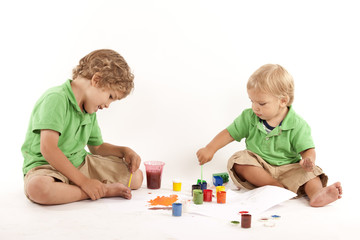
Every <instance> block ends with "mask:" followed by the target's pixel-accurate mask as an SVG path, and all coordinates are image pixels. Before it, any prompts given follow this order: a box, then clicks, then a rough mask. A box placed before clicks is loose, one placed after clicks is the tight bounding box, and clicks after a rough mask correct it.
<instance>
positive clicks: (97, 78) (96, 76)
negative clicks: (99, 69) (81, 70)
mask: <svg viewBox="0 0 360 240" xmlns="http://www.w3.org/2000/svg"><path fill="white" fill-rule="evenodd" d="M100 79H101V76H100V73H95V74H94V75H93V76H92V78H91V86H94V87H97V86H98V84H99V82H100Z"/></svg>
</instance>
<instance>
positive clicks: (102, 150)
mask: <svg viewBox="0 0 360 240" xmlns="http://www.w3.org/2000/svg"><path fill="white" fill-rule="evenodd" d="M88 148H89V150H90V152H91V153H92V154H97V155H101V156H117V157H120V158H124V159H125V161H126V162H127V163H128V164H129V171H130V172H131V173H134V172H135V171H136V170H137V169H138V168H139V167H140V163H141V158H140V156H139V155H137V153H136V152H135V151H134V150H132V149H131V148H128V147H120V146H115V145H112V144H109V143H103V144H101V145H99V146H91V145H88Z"/></svg>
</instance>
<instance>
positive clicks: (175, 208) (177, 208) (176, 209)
mask: <svg viewBox="0 0 360 240" xmlns="http://www.w3.org/2000/svg"><path fill="white" fill-rule="evenodd" d="M181 212H182V203H173V204H172V215H173V216H174V217H180V216H181Z"/></svg>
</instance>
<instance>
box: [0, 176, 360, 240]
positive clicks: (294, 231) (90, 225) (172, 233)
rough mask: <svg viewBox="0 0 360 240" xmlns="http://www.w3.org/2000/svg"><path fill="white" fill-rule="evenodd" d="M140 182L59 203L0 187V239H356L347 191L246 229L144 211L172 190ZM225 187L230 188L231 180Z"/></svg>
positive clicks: (286, 207)
mask: <svg viewBox="0 0 360 240" xmlns="http://www.w3.org/2000/svg"><path fill="white" fill-rule="evenodd" d="M189 180H190V181H183V184H182V191H181V192H180V194H182V195H186V194H188V195H189V194H190V188H191V184H192V182H191V178H189ZM145 184H146V181H145V182H144V184H143V187H142V188H141V189H140V190H137V191H133V198H132V200H125V199H121V198H111V199H100V200H98V201H90V200H89V201H82V202H77V203H72V204H66V205H59V206H40V205H37V204H33V203H31V202H30V201H28V200H27V199H26V197H25V196H24V194H23V192H22V188H21V186H18V187H15V188H12V189H6V188H4V189H3V192H2V193H1V198H0V206H1V207H0V212H1V216H2V217H1V220H0V239H6V240H8V239H195V238H198V239H199V238H203V239H217V238H221V239H226V238H230V237H236V238H238V239H277V240H280V239H324V240H325V239H326V240H331V239H359V236H358V235H357V234H358V232H359V227H360V224H359V220H358V218H359V217H358V216H359V213H360V212H359V211H358V210H357V209H358V207H357V202H356V199H355V198H351V196H349V194H348V195H345V196H346V197H344V198H343V199H341V200H339V201H337V202H334V203H332V204H330V205H328V206H326V207H323V208H312V207H310V206H309V205H308V201H307V199H306V198H300V199H294V200H288V201H285V202H283V203H282V204H279V205H277V206H275V207H273V208H271V209H269V210H267V211H266V212H264V213H263V214H262V216H264V217H266V216H271V215H272V214H277V215H280V216H281V219H280V220H276V221H275V223H276V225H275V226H274V227H265V226H264V225H263V223H262V222H260V221H258V219H252V227H251V228H250V229H243V228H241V227H240V226H234V225H232V224H231V223H230V221H231V220H234V219H228V220H226V217H225V218H216V217H207V216H203V215H200V214H195V213H185V214H183V216H181V217H173V216H172V212H171V210H148V209H147V207H146V204H147V199H149V196H151V199H153V198H155V197H156V196H164V195H170V194H176V193H177V192H173V191H172V185H171V184H172V183H171V180H169V179H163V182H162V188H161V189H160V190H149V189H147V188H146V185H145ZM226 188H227V189H231V188H233V184H232V183H231V182H230V183H229V184H228V185H227V186H226ZM139 203H140V205H139ZM354 206H356V207H354ZM213 207H214V208H216V207H217V204H213Z"/></svg>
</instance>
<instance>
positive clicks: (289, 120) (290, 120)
mask: <svg viewBox="0 0 360 240" xmlns="http://www.w3.org/2000/svg"><path fill="white" fill-rule="evenodd" d="M252 115H253V124H254V125H257V126H258V128H259V129H261V130H264V127H263V125H262V122H260V119H259V117H258V116H256V115H255V114H254V112H252ZM295 115H296V113H295V111H294V109H293V107H292V105H291V106H290V107H289V111H288V113H287V114H286V116H285V118H284V120H283V121H282V123H281V126H279V127H276V128H278V129H281V130H289V129H293V128H294V127H295V125H296V124H295ZM276 128H275V129H274V130H276ZM263 132H265V133H266V131H265V130H264V131H263ZM272 132H273V131H272ZM275 132H276V131H274V133H275Z"/></svg>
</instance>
